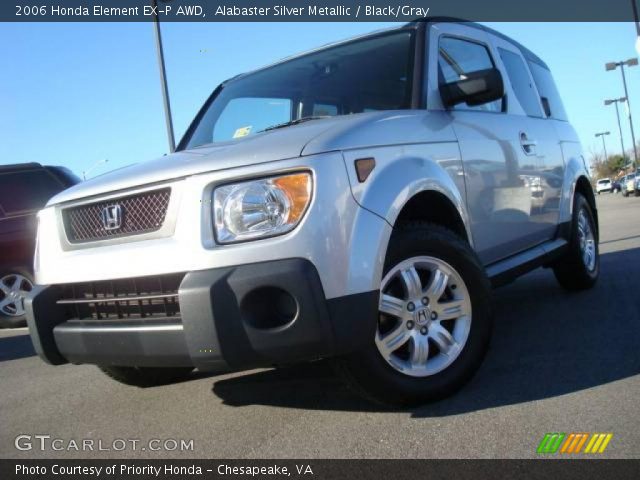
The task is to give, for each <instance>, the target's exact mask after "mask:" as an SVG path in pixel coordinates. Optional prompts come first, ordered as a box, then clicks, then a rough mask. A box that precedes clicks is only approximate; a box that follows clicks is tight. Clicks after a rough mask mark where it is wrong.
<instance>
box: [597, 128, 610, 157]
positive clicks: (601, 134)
mask: <svg viewBox="0 0 640 480" xmlns="http://www.w3.org/2000/svg"><path fill="white" fill-rule="evenodd" d="M610 134H611V132H599V133H596V138H598V137H601V138H602V149H603V150H604V161H605V162H606V161H607V158H609V157H608V155H607V145H606V144H605V143H604V136H605V135H610Z"/></svg>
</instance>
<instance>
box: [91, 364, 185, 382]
mask: <svg viewBox="0 0 640 480" xmlns="http://www.w3.org/2000/svg"><path fill="white" fill-rule="evenodd" d="M98 368H100V370H102V371H103V372H104V373H105V374H107V376H109V377H111V378H112V379H113V380H115V381H117V382H120V383H123V384H125V385H132V386H135V387H155V386H159V385H167V384H170V383H176V382H179V381H181V380H185V379H186V378H187V377H188V376H189V374H190V373H191V372H192V371H193V368H191V367H174V368H156V367H113V366H104V365H99V366H98Z"/></svg>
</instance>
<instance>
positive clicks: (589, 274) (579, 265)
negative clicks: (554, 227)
mask: <svg viewBox="0 0 640 480" xmlns="http://www.w3.org/2000/svg"><path fill="white" fill-rule="evenodd" d="M553 272H554V274H555V276H556V278H557V279H558V282H559V283H560V285H562V286H563V287H564V288H566V289H567V290H586V289H588V288H591V287H592V286H593V285H594V284H595V283H596V281H597V280H598V275H599V273H600V252H599V250H598V238H597V230H596V224H595V220H594V217H593V212H592V211H591V206H590V205H589V202H587V200H586V199H585V198H584V197H583V196H582V194H580V193H576V196H575V200H574V205H573V219H572V223H571V238H570V239H569V249H568V250H567V252H566V253H565V254H564V255H563V256H562V258H560V259H559V260H557V261H556V263H555V264H554V265H553Z"/></svg>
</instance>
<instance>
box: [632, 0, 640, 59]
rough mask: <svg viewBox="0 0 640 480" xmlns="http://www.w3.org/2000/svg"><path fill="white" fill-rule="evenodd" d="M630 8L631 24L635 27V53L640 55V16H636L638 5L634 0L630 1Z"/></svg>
mask: <svg viewBox="0 0 640 480" xmlns="http://www.w3.org/2000/svg"><path fill="white" fill-rule="evenodd" d="M631 7H632V8H633V23H635V25H636V34H637V37H636V52H638V55H640V15H639V14H638V5H636V1H635V0H631Z"/></svg>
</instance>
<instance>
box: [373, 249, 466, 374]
mask: <svg viewBox="0 0 640 480" xmlns="http://www.w3.org/2000/svg"><path fill="white" fill-rule="evenodd" d="M378 309H379V313H380V315H379V320H378V328H377V331H376V338H375V342H376V346H377V347H378V351H379V352H380V354H381V355H382V357H383V358H384V359H385V361H386V362H387V363H388V364H389V365H390V366H391V367H393V368H394V369H395V370H397V371H399V372H401V373H403V374H406V375H408V376H411V377H426V376H429V375H433V374H435V373H438V372H440V371H442V370H444V369H445V368H447V367H448V366H449V365H451V363H453V361H454V360H455V359H456V358H458V356H459V355H460V352H461V351H462V349H463V348H464V346H465V344H466V342H467V339H468V337H469V331H470V329H471V298H470V295H469V291H468V289H467V286H466V285H465V283H464V281H463V280H462V277H461V276H460V274H459V273H458V272H457V271H456V270H455V269H454V268H453V267H452V266H451V265H449V264H448V263H446V262H444V261H443V260H440V259H438V258H435V257H429V256H420V257H413V258H409V259H407V260H404V261H403V262H401V263H399V264H398V265H396V266H394V267H393V268H392V269H391V270H390V271H389V272H388V273H387V274H386V275H385V277H384V278H383V280H382V285H381V288H380V302H379V307H378Z"/></svg>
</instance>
